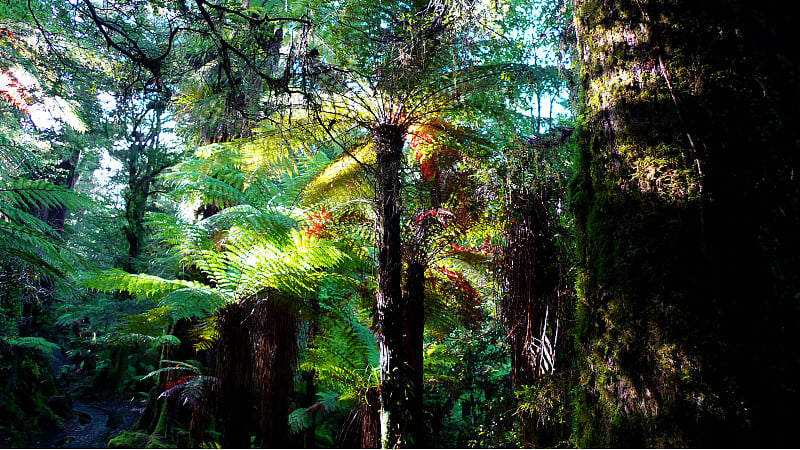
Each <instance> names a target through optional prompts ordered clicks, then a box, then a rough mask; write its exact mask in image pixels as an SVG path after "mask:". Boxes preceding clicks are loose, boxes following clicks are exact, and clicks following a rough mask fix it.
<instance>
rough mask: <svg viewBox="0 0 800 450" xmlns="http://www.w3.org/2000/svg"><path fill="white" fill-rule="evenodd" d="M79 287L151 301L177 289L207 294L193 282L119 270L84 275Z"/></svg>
mask: <svg viewBox="0 0 800 450" xmlns="http://www.w3.org/2000/svg"><path fill="white" fill-rule="evenodd" d="M79 285H80V286H83V287H85V288H88V289H94V290H96V291H101V292H126V293H128V294H130V295H134V296H139V297H143V298H148V299H151V300H153V301H158V300H160V299H162V298H163V297H165V296H166V295H167V294H169V293H171V292H173V291H177V290H179V289H186V290H197V291H198V292H200V293H201V294H206V293H207V292H208V289H207V288H206V286H204V285H202V284H200V283H197V282H194V281H185V280H167V279H164V278H161V277H157V276H155V275H147V274H130V273H127V272H124V271H122V270H119V269H109V270H106V271H103V272H97V273H94V274H84V276H83V279H82V280H80V283H79Z"/></svg>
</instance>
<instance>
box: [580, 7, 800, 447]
mask: <svg viewBox="0 0 800 450" xmlns="http://www.w3.org/2000/svg"><path fill="white" fill-rule="evenodd" d="M574 5H575V14H576V16H575V17H576V21H575V22H576V29H577V33H578V48H579V54H580V55H579V60H580V64H581V66H582V76H583V82H582V85H583V86H582V87H583V104H584V106H585V111H584V112H583V115H582V117H583V124H582V130H581V132H580V133H579V145H580V161H579V169H578V173H577V176H576V178H575V180H574V181H573V193H574V197H573V201H574V203H575V208H576V213H577V224H578V228H579V232H580V249H581V252H582V258H583V265H584V268H585V269H584V272H583V274H582V277H581V280H580V282H579V284H580V286H579V291H580V292H581V298H580V303H579V307H578V328H577V330H578V340H579V343H580V344H581V349H582V350H581V351H582V353H583V354H582V358H581V359H582V360H583V361H584V362H585V366H584V367H583V368H582V372H583V373H582V378H583V380H585V383H586V391H585V393H584V394H583V395H582V396H581V398H580V401H579V407H578V411H577V412H576V415H577V429H576V436H575V437H576V440H577V443H578V445H579V446H584V447H585V446H590V447H595V446H614V447H620V446H635V447H650V446H657V447H664V446H668V447H673V446H687V445H691V446H715V447H716V446H754V445H757V446H770V445H778V446H781V445H786V444H787V443H788V442H790V441H788V436H789V430H791V426H790V425H789V424H790V423H792V422H794V421H796V420H797V416H798V414H797V412H796V408H794V407H791V406H789V405H793V404H796V402H797V392H798V382H797V378H796V375H795V376H793V375H791V374H792V373H796V371H797V369H798V356H797V355H798V352H797V350H796V349H797V348H798V347H797V343H798V342H797V341H798V338H797V336H796V333H790V332H788V331H787V330H792V329H797V326H798V324H799V321H798V316H799V314H798V305H797V302H796V300H791V297H792V296H793V295H795V294H796V293H797V292H800V280H798V275H797V274H798V273H800V271H798V268H799V266H800V264H798V258H797V257H796V256H788V255H789V254H792V255H797V254H798V251H799V250H800V244H798V238H797V233H796V230H797V227H798V225H800V224H799V223H798V206H797V205H798V197H800V186H798V177H797V174H798V172H797V168H798V167H799V165H798V155H800V151H798V142H797V140H796V135H794V137H792V136H793V134H794V133H795V132H794V131H790V130H788V127H785V126H783V125H782V124H783V121H784V120H786V118H788V117H792V118H796V117H797V113H798V106H797V105H798V97H799V95H798V92H797V89H796V86H797V82H798V69H797V68H798V67H800V65H798V59H797V56H796V55H797V53H796V51H795V50H794V49H793V48H792V47H791V45H792V44H789V43H790V42H792V40H793V38H792V37H791V36H792V35H791V32H790V31H788V30H791V26H790V25H789V23H788V19H785V11H782V8H781V7H780V6H779V5H777V2H756V1H736V2H733V1H732V2H727V1H722V0H718V1H713V0H712V1H704V2H695V1H689V0H677V1H676V0H673V1H667V0H637V1H611V0H575V1H574ZM773 5H774V6H773ZM792 228H794V230H795V231H793V232H788V230H790V229H792ZM778 248H783V250H778ZM789 249H791V250H789ZM779 274H780V275H779ZM790 292H793V293H794V294H790Z"/></svg>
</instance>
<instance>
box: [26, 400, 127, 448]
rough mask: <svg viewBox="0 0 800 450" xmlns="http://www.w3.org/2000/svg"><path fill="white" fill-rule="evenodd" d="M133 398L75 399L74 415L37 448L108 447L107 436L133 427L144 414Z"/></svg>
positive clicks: (39, 443) (38, 443)
mask: <svg viewBox="0 0 800 450" xmlns="http://www.w3.org/2000/svg"><path fill="white" fill-rule="evenodd" d="M136 406H137V405H134V404H133V403H131V402H126V401H124V400H120V399H112V400H109V401H105V402H89V401H82V400H76V401H75V402H74V403H73V405H72V409H73V411H75V419H74V420H72V421H71V422H69V423H68V424H67V425H66V427H64V429H63V430H61V431H60V432H59V433H58V434H56V435H54V436H50V437H47V438H43V439H41V440H40V441H39V442H37V443H36V445H35V446H34V447H37V448H106V447H107V444H108V440H109V439H111V438H112V437H114V436H116V435H117V434H119V433H120V432H122V431H124V430H127V429H130V427H131V426H133V424H134V423H135V422H136V420H137V419H138V418H139V415H140V414H141V411H140V409H139V408H136Z"/></svg>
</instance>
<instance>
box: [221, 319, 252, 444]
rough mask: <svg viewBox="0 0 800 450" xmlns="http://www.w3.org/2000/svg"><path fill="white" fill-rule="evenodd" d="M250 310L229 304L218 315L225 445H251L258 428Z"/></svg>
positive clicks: (222, 423)
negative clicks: (249, 318)
mask: <svg viewBox="0 0 800 450" xmlns="http://www.w3.org/2000/svg"><path fill="white" fill-rule="evenodd" d="M249 312H250V311H249V310H247V309H246V308H245V307H244V306H243V305H241V304H230V305H228V306H227V307H225V308H224V309H222V310H221V311H220V312H219V318H218V326H219V341H218V343H217V376H218V377H219V379H220V392H219V402H218V404H219V421H220V425H221V426H222V445H223V447H228V448H250V437H251V436H253V435H254V434H255V431H256V428H257V427H256V423H257V418H256V409H255V402H256V396H255V392H253V366H254V364H255V363H254V361H253V344H252V341H251V336H250V331H249V330H248V329H247V324H246V321H247V316H248V314H249Z"/></svg>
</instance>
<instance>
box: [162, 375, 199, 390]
mask: <svg viewBox="0 0 800 450" xmlns="http://www.w3.org/2000/svg"><path fill="white" fill-rule="evenodd" d="M194 377H195V376H194V375H186V376H185V377H180V378H178V379H177V380H174V381H170V382H168V383H167V384H166V386H164V390H165V391H166V390H168V389H170V388H172V387H175V386H177V385H179V384H183V383H186V382H187V381H189V380H191V379H192V378H194Z"/></svg>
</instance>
